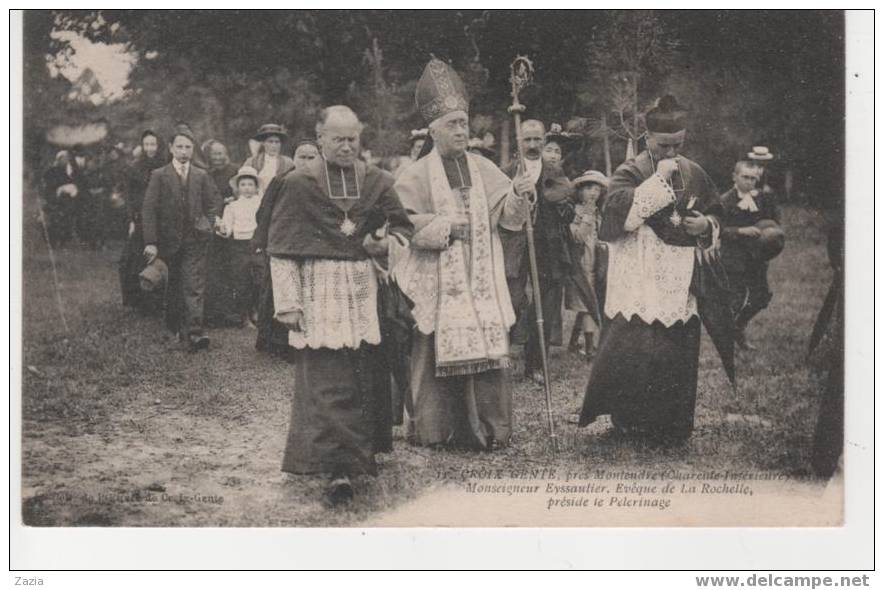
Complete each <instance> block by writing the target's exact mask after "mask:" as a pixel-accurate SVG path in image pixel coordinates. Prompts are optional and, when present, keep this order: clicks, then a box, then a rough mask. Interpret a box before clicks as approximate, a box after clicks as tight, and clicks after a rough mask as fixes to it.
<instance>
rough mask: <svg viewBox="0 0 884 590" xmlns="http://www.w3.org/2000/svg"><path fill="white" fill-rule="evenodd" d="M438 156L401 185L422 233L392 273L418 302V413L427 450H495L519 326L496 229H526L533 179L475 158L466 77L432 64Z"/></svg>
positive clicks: (428, 88) (508, 421)
mask: <svg viewBox="0 0 884 590" xmlns="http://www.w3.org/2000/svg"><path fill="white" fill-rule="evenodd" d="M415 102H416V103H417V108H418V110H419V111H420V113H421V115H422V116H423V117H424V119H425V120H426V121H427V123H428V124H429V129H430V140H429V141H432V143H433V147H432V149H429V150H428V149H427V148H428V146H424V151H425V152H428V153H427V154H426V155H425V156H424V157H422V158H420V159H419V160H418V161H417V162H415V163H414V164H412V165H411V166H409V167H408V168H407V169H406V170H405V171H403V173H402V175H401V176H400V177H399V179H398V180H397V181H396V192H397V194H398V195H399V198H400V199H401V200H402V204H403V205H404V206H405V208H406V209H407V210H408V211H409V213H410V216H411V220H412V222H413V223H414V226H415V234H414V238H413V239H412V241H411V246H410V248H409V250H408V252H407V254H406V255H405V257H404V260H402V261H400V262H399V263H398V264H397V265H396V268H395V270H394V274H395V275H396V277H397V279H398V281H399V285H400V286H401V287H402V290H403V291H404V292H405V294H406V295H408V296H409V297H410V298H411V300H412V301H413V302H414V309H413V314H414V319H415V321H416V324H417V329H416V332H415V334H414V339H413V342H412V349H411V369H412V373H411V390H412V396H413V413H411V414H410V415H409V435H410V438H411V440H412V441H414V442H415V443H417V444H421V445H445V444H457V445H461V446H466V447H469V448H478V449H489V450H490V449H492V448H494V447H495V446H496V445H505V444H507V443H508V442H509V438H510V434H511V432H512V391H511V390H510V388H509V386H508V385H507V382H506V379H505V369H506V367H507V366H508V365H509V358H508V354H509V337H508V333H509V329H510V327H511V326H512V325H513V322H514V321H515V315H514V313H513V308H512V304H511V303H510V297H509V292H508V290H507V284H506V275H505V273H504V262H503V250H502V248H501V244H500V237H499V235H498V227H499V226H503V227H508V228H510V229H512V230H516V229H519V228H521V227H522V225H524V223H525V218H526V217H525V216H526V215H527V199H526V198H525V197H524V196H522V195H525V194H527V193H530V192H531V191H532V189H533V184H534V183H533V182H532V181H531V179H530V178H528V176H527V175H521V176H518V177H517V178H516V180H515V181H512V180H510V179H509V178H508V177H507V176H506V175H505V174H504V173H503V172H501V171H500V170H499V169H498V168H497V166H495V165H494V164H493V163H492V162H490V161H489V160H487V159H485V158H483V157H482V156H479V155H477V154H473V153H469V152H468V151H467V146H468V144H469V130H470V128H469V118H468V114H467V112H468V100H467V96H466V92H465V89H464V85H463V82H462V81H461V79H460V76H458V75H457V73H456V72H455V71H454V70H453V69H452V68H451V67H450V66H449V65H448V64H446V63H444V62H442V61H440V60H438V59H435V58H434V59H432V60H431V61H430V62H429V63H428V64H427V66H426V68H425V69H424V73H423V75H422V76H421V78H420V80H419V81H418V84H417V89H416V91H415Z"/></svg>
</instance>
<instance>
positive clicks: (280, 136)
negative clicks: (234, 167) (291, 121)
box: [243, 123, 293, 196]
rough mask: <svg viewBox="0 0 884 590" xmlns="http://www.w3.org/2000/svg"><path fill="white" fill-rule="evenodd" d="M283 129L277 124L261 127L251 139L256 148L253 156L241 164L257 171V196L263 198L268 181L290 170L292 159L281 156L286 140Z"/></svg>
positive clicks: (286, 136) (267, 124)
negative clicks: (255, 143)
mask: <svg viewBox="0 0 884 590" xmlns="http://www.w3.org/2000/svg"><path fill="white" fill-rule="evenodd" d="M288 137H289V136H288V133H287V132H286V130H285V127H283V126H282V125H279V124H277V123H266V124H264V125H261V127H260V128H259V129H258V132H257V133H256V134H255V135H254V136H253V137H252V141H254V142H257V145H258V148H257V151H256V153H255V154H254V155H253V156H250V157H249V158H247V159H246V161H245V162H243V166H251V167H252V168H254V169H255V170H257V171H258V195H260V196H263V195H264V191H265V190H267V186H268V185H269V184H270V181H271V180H273V179H274V178H276V176H278V175H279V174H282V173H285V172H288V171H289V170H291V169H292V166H293V163H292V159H291V158H289V157H288V156H283V155H282V144H283V143H284V142H285V141H286V140H288Z"/></svg>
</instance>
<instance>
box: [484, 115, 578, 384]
mask: <svg viewBox="0 0 884 590" xmlns="http://www.w3.org/2000/svg"><path fill="white" fill-rule="evenodd" d="M522 143H523V145H524V149H525V159H524V162H525V167H526V171H527V174H528V176H529V177H530V178H531V180H532V182H533V184H534V194H535V195H536V200H535V202H534V204H533V207H532V216H533V224H534V245H535V249H536V252H537V270H538V279H539V283H540V295H539V296H540V302H541V306H542V308H543V319H544V324H543V331H544V341H545V342H546V345H547V346H549V345H550V344H553V343H557V344H561V342H562V334H561V333H562V297H563V293H564V284H565V281H566V279H567V277H569V276H570V274H571V269H572V264H573V261H572V256H571V248H570V241H571V240H570V230H569V226H570V224H571V222H572V221H573V220H574V201H573V197H574V188H573V187H572V186H571V183H570V182H569V181H568V178H567V176H565V173H564V172H563V171H562V168H561V161H562V145H563V144H564V143H565V142H564V136H562V135H561V133H560V132H557V133H547V132H546V128H545V126H544V124H543V123H542V122H540V121H538V120H536V119H528V120H527V121H524V122H523V123H522ZM519 166H520V161H519V159H516V160H515V161H514V162H513V164H512V165H511V166H510V167H509V168H508V169H507V170H506V172H507V173H508V175H509V176H510V177H513V176H515V175H517V174H518V173H519ZM500 233H501V236H500V238H501V242H502V243H503V253H504V258H505V261H506V276H507V285H508V287H509V292H510V298H511V299H512V301H513V308H514V309H515V311H516V315H517V316H518V317H517V321H518V328H517V329H516V330H513V332H514V334H513V339H514V340H516V341H518V342H519V343H521V342H527V344H526V346H525V377H527V378H531V379H534V380H535V381H536V382H538V383H542V382H543V373H542V367H543V364H542V357H541V351H540V338H539V335H538V334H537V330H536V329H535V325H534V324H535V322H536V317H535V311H534V306H533V305H531V304H529V302H528V297H527V294H526V287H527V285H528V277H529V266H528V265H529V262H528V238H527V235H526V233H525V230H524V228H519V229H518V230H516V231H510V230H508V229H506V228H503V229H502V230H501V232H500Z"/></svg>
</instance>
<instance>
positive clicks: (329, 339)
mask: <svg viewBox="0 0 884 590" xmlns="http://www.w3.org/2000/svg"><path fill="white" fill-rule="evenodd" d="M270 272H271V277H272V280H273V301H274V305H275V307H276V313H277V314H279V313H282V312H286V311H298V310H300V311H302V312H303V313H304V322H305V324H306V329H305V330H303V331H298V332H292V331H290V332H289V344H290V345H292V346H293V347H295V348H298V349H301V348H314V349H315V348H331V349H334V350H337V349H341V348H354V349H355V348H358V347H359V346H360V345H361V344H362V343H363V342H366V343H368V344H379V343H380V341H381V330H380V325H379V323H378V314H377V276H376V274H375V269H374V266H373V265H372V262H371V260H322V259H316V260H307V261H303V262H300V263H299V262H296V261H294V260H290V259H286V258H276V257H271V259H270Z"/></svg>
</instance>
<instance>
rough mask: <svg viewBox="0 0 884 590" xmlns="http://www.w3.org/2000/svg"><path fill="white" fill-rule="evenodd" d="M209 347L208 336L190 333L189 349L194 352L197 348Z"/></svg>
mask: <svg viewBox="0 0 884 590" xmlns="http://www.w3.org/2000/svg"><path fill="white" fill-rule="evenodd" d="M208 348H209V337H208V336H206V335H204V334H200V335H191V336H190V351H191V352H196V351H198V350H206V349H208Z"/></svg>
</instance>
